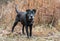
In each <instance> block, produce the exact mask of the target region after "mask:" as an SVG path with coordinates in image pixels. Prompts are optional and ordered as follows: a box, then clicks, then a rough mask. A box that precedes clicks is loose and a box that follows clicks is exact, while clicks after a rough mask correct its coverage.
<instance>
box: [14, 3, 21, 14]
mask: <svg viewBox="0 0 60 41" xmlns="http://www.w3.org/2000/svg"><path fill="white" fill-rule="evenodd" d="M17 7H18V5H16V4H15V11H16V13H17V14H19V12H20V11H19V10H18V8H17Z"/></svg>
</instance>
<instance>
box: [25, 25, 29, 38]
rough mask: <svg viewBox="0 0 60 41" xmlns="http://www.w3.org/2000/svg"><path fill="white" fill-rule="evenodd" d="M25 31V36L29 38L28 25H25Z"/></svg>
mask: <svg viewBox="0 0 60 41" xmlns="http://www.w3.org/2000/svg"><path fill="white" fill-rule="evenodd" d="M25 28H26V33H27V38H29V33H28V26H27V25H26V27H25Z"/></svg>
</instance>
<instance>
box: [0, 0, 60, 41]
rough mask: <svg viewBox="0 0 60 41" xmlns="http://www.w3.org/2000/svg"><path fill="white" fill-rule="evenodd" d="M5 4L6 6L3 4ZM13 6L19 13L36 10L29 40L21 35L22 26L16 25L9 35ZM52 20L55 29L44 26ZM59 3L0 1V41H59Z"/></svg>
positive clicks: (12, 19)
mask: <svg viewBox="0 0 60 41" xmlns="http://www.w3.org/2000/svg"><path fill="white" fill-rule="evenodd" d="M5 3H6V4H5ZM15 4H18V9H19V10H20V11H26V9H28V8H30V9H33V8H35V9H36V10H37V12H36V15H35V19H34V26H33V36H32V37H31V38H30V39H27V38H26V35H22V34H21V28H22V25H21V24H20V23H18V25H17V26H16V28H15V29H14V33H11V28H12V25H13V23H14V20H15V17H16V12H15ZM51 15H52V17H53V18H54V24H55V27H52V26H51V25H50V27H49V26H46V24H48V23H49V22H50V21H51V20H53V19H52V17H51ZM59 31H60V1H59V0H26V1H24V0H13V1H10V0H8V1H7V0H0V41H60V32H59Z"/></svg>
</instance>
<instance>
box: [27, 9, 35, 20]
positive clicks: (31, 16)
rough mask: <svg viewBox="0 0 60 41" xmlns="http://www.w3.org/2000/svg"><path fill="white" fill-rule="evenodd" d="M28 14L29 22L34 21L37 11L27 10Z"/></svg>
mask: <svg viewBox="0 0 60 41" xmlns="http://www.w3.org/2000/svg"><path fill="white" fill-rule="evenodd" d="M26 12H27V14H26V16H27V18H28V20H33V19H34V15H35V13H36V10H35V9H32V10H30V9H27V10H26Z"/></svg>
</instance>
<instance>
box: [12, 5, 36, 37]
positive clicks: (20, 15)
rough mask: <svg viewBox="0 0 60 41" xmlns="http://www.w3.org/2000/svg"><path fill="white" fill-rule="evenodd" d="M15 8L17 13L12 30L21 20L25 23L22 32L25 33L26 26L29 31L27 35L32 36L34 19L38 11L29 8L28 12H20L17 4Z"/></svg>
mask: <svg viewBox="0 0 60 41" xmlns="http://www.w3.org/2000/svg"><path fill="white" fill-rule="evenodd" d="M15 10H16V13H17V16H16V19H15V22H14V25H13V27H12V32H13V30H14V28H15V26H16V25H17V23H18V22H21V24H22V25H23V27H22V33H23V34H24V27H25V28H26V33H27V37H28V38H29V36H30V37H31V36H32V25H33V19H34V15H35V13H36V10H35V9H32V10H30V9H27V10H26V12H20V11H19V10H17V7H16V6H15ZM28 26H29V28H30V34H29V33H28Z"/></svg>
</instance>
